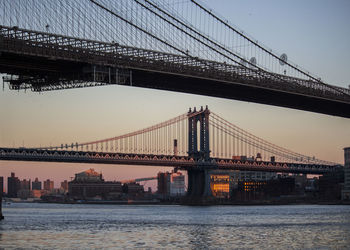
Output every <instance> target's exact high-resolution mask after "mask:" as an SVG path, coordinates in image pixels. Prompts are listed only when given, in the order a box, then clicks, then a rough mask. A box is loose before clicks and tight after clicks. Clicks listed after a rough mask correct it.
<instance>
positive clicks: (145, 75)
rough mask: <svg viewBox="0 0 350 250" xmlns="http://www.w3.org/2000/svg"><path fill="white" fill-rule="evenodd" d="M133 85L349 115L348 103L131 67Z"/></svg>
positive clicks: (343, 115) (335, 114) (328, 113)
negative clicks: (137, 69)
mask: <svg viewBox="0 0 350 250" xmlns="http://www.w3.org/2000/svg"><path fill="white" fill-rule="evenodd" d="M133 86H139V87H146V88H155V89H161V90H171V91H177V92H184V93H191V94H199V95H205V96H213V97H221V98H227V99H234V100H240V101H248V102H255V103H260V104H268V105H274V106H280V107H286V108H293V109H299V110H305V111H311V112H316V113H322V114H327V115H334V116H340V117H346V118H350V104H347V103H343V102H337V101H331V100H327V99H321V98H315V97H311V96H307V95H300V94H293V93H290V92H282V91H275V90H271V89H267V88H258V87H252V86H248V85H243V84H240V83H232V82H223V81H214V80H211V79H201V78H193V77H189V76H179V75H170V74H164V73H160V72H145V71H135V70H134V71H133Z"/></svg>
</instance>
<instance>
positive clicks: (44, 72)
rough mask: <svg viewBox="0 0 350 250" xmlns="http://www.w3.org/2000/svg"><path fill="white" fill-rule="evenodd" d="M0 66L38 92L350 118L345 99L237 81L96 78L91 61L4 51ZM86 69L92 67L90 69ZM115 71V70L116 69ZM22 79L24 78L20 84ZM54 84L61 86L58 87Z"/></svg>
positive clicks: (142, 75) (139, 75) (160, 75)
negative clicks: (195, 100) (167, 98)
mask: <svg viewBox="0 0 350 250" xmlns="http://www.w3.org/2000/svg"><path fill="white" fill-rule="evenodd" d="M0 67H1V73H8V74H16V75H23V76H30V77H31V79H30V80H28V83H31V84H32V85H31V86H32V88H33V89H34V90H35V88H37V89H36V91H40V90H43V91H44V90H46V89H50V88H52V89H61V88H62V85H70V86H71V88H76V87H86V86H100V85H109V84H126V85H132V86H136V87H144V88H151V89H160V90H170V91H176V92H183V93H191V94H198V95H205V96H213V97H220V98H227V99H234V100H240V101H248V102H255V103H260V104H267V105H274V106H280V107H286V108H293V109H299V110H305V111H311V112H316V113H322V114H327V115H334V116H340V117H346V118H350V111H349V110H350V104H348V103H345V102H341V101H334V100H329V99H323V98H316V97H313V96H309V95H301V94H293V93H291V92H284V91H276V90H273V89H269V88H259V87H256V86H251V85H246V84H241V83H237V82H225V81H215V80H212V79H205V78H198V77H191V76H190V74H189V75H179V74H171V73H164V72H156V71H145V70H140V69H135V68H130V69H129V70H128V72H131V73H130V74H132V79H130V78H129V75H128V74H129V73H127V75H126V77H124V78H120V76H119V77H118V79H116V76H115V74H112V75H108V74H107V73H106V72H108V70H109V69H110V67H106V68H105V75H104V76H102V77H101V73H100V75H99V79H96V76H94V75H93V72H92V67H93V66H92V64H88V63H84V62H74V61H66V60H56V59H52V58H44V57H37V56H28V55H27V56H23V55H18V54H12V53H5V52H2V53H1V57H0ZM86 69H89V71H87V70H86ZM121 70H125V69H120V71H121ZM113 71H115V68H114V69H113ZM43 79H44V80H43ZM36 80H37V81H36ZM23 82H25V80H23V81H19V82H18V83H23ZM83 82H90V83H87V84H85V85H82V84H81V83H83ZM55 84H56V85H61V86H56V87H55V86H54V85H55ZM12 86H13V88H14V89H15V88H16V81H12Z"/></svg>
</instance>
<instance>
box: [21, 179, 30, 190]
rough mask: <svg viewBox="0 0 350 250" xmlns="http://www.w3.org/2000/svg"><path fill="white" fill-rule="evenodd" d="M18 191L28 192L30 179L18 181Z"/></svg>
mask: <svg viewBox="0 0 350 250" xmlns="http://www.w3.org/2000/svg"><path fill="white" fill-rule="evenodd" d="M20 190H30V179H29V180H26V179H23V180H21V181H20Z"/></svg>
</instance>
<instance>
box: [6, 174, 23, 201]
mask: <svg viewBox="0 0 350 250" xmlns="http://www.w3.org/2000/svg"><path fill="white" fill-rule="evenodd" d="M20 187H21V184H20V180H19V179H18V177H16V176H15V173H11V176H10V177H7V196H8V197H10V198H17V192H18V190H20Z"/></svg>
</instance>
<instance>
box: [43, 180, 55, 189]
mask: <svg viewBox="0 0 350 250" xmlns="http://www.w3.org/2000/svg"><path fill="white" fill-rule="evenodd" d="M53 188H54V187H53V181H51V180H50V179H47V180H46V181H44V190H46V191H51V190H53Z"/></svg>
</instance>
